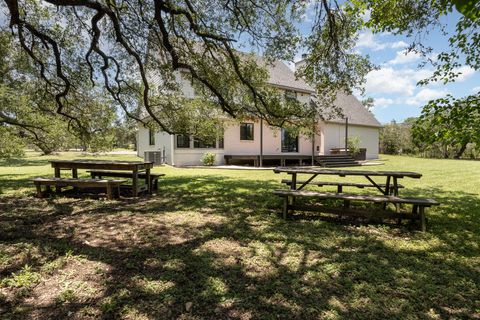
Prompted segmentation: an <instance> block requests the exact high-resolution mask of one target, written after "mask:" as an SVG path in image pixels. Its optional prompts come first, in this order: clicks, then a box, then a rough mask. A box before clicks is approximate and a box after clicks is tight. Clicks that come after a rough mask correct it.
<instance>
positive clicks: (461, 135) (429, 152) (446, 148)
mask: <svg viewBox="0 0 480 320" xmlns="http://www.w3.org/2000/svg"><path fill="white" fill-rule="evenodd" d="M422 116H423V117H420V118H413V117H412V118H407V119H405V120H404V122H402V123H397V122H396V121H392V122H390V123H389V124H387V125H384V126H383V127H382V128H381V130H380V153H383V154H397V155H413V156H420V157H426V158H444V159H448V158H454V159H460V158H463V159H480V142H479V139H480V135H479V134H480V133H479V132H478V130H479V129H480V128H479V127H478V125H477V127H475V124H474V123H473V122H474V117H473V116H472V117H471V118H470V120H469V121H470V122H472V123H471V127H472V130H471V132H468V131H467V130H465V129H464V127H465V124H464V125H463V126H462V129H461V130H455V126H454V124H452V123H444V122H443V121H445V120H444V119H443V120H442V122H440V123H438V124H437V125H435V120H434V119H432V117H426V116H425V112H424V113H423V114H422ZM426 119H429V120H426Z"/></svg>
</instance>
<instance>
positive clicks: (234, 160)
mask: <svg viewBox="0 0 480 320" xmlns="http://www.w3.org/2000/svg"><path fill="white" fill-rule="evenodd" d="M262 158H263V163H264V164H265V163H266V162H267V163H269V164H270V163H272V164H273V165H280V166H286V165H287V164H295V165H300V166H303V165H311V164H312V156H308V155H298V154H285V155H264V156H263V157H262ZM224 159H225V164H227V165H229V164H250V165H253V166H255V167H259V166H260V156H259V155H225V156H224Z"/></svg>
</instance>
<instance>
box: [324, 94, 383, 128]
mask: <svg viewBox="0 0 480 320" xmlns="http://www.w3.org/2000/svg"><path fill="white" fill-rule="evenodd" d="M334 104H335V106H337V107H339V108H340V109H341V110H342V113H343V115H344V117H333V118H332V119H328V120H326V121H325V122H334V123H345V117H348V123H349V124H356V125H361V126H369V127H381V126H382V125H381V124H380V122H378V120H377V119H375V116H374V115H373V113H371V112H370V111H368V110H367V108H365V107H364V106H363V104H362V103H361V102H360V101H358V99H357V98H355V97H354V96H353V95H351V94H346V93H339V94H337V98H336V99H335V101H334Z"/></svg>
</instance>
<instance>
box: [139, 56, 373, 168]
mask: <svg viewBox="0 0 480 320" xmlns="http://www.w3.org/2000/svg"><path fill="white" fill-rule="evenodd" d="M259 61H260V58H259ZM269 74H270V78H269V84H270V85H272V86H274V87H276V88H278V89H279V90H283V91H285V94H287V95H292V96H293V97H296V98H297V99H298V100H300V102H305V103H308V102H309V101H310V100H311V99H312V98H313V95H314V94H315V91H314V89H313V88H312V87H310V86H309V85H308V84H307V83H306V82H305V81H303V80H302V79H296V77H295V75H294V72H292V70H290V68H289V67H288V66H287V65H285V64H284V63H283V62H281V61H277V62H275V63H274V65H273V66H269ZM178 79H179V81H181V85H182V91H183V93H184V94H185V96H187V97H193V96H194V90H193V87H192V86H191V84H190V80H187V79H184V78H182V77H181V74H180V75H179V77H178ZM335 105H336V106H338V107H340V108H341V109H342V110H343V114H344V115H345V116H346V117H347V118H348V136H349V137H352V136H357V137H359V139H360V147H361V148H366V152H367V154H366V156H367V159H375V158H378V139H379V128H380V123H379V122H378V121H377V120H376V119H375V117H374V116H373V114H372V113H371V112H369V111H368V110H367V109H366V108H365V107H364V106H363V105H362V104H361V103H360V102H359V101H358V100H357V99H356V98H355V97H354V96H352V95H346V94H339V95H338V96H337V99H336V101H335ZM345 122H346V121H345V119H344V118H342V119H332V120H329V121H319V122H318V124H317V131H318V132H317V134H316V135H315V137H314V139H313V141H312V139H311V137H304V136H298V137H297V136H292V135H291V134H289V133H288V132H287V131H286V130H283V129H278V128H271V127H269V126H267V125H264V124H262V123H261V122H260V121H245V122H243V123H234V122H231V123H228V122H227V123H226V125H225V128H224V136H223V137H219V138H218V139H216V141H210V142H204V141H199V140H197V139H195V137H192V136H183V135H170V134H167V133H165V132H161V131H160V132H152V130H150V129H148V128H145V127H143V126H140V127H139V129H138V133H137V154H138V156H140V157H145V155H146V153H148V152H157V153H158V152H161V153H162V154H164V156H165V158H166V163H168V164H171V165H175V166H189V165H200V164H201V163H202V162H201V159H202V157H203V155H204V154H205V153H207V152H210V153H214V154H215V155H216V164H225V163H226V161H229V160H230V162H231V160H237V161H241V160H257V159H259V156H260V155H262V157H261V158H262V160H261V162H262V163H264V164H265V163H268V162H275V161H277V163H278V161H300V162H302V161H305V162H306V163H309V162H308V161H309V159H312V157H315V156H320V155H328V154H330V150H331V149H333V148H342V147H344V146H345V133H346V130H345V127H346V123H345ZM285 159H286V160H285ZM282 164H283V162H282Z"/></svg>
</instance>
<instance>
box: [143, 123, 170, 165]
mask: <svg viewBox="0 0 480 320" xmlns="http://www.w3.org/2000/svg"><path fill="white" fill-rule="evenodd" d="M163 149H165V156H166V158H167V163H168V162H169V161H170V159H171V157H172V139H171V136H170V135H169V134H168V133H165V132H161V131H160V132H157V133H155V144H154V145H150V139H149V129H148V128H145V127H144V126H139V128H138V131H137V155H138V156H139V157H142V158H143V157H144V155H145V151H163Z"/></svg>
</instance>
